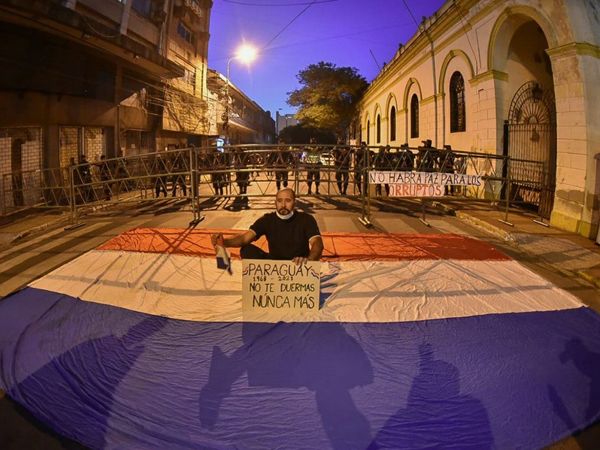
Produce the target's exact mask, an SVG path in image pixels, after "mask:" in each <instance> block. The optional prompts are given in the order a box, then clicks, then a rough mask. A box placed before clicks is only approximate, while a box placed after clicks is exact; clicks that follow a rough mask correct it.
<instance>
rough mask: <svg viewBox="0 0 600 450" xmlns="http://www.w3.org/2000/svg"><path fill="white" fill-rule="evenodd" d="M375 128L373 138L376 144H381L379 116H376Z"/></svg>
mask: <svg viewBox="0 0 600 450" xmlns="http://www.w3.org/2000/svg"><path fill="white" fill-rule="evenodd" d="M375 127H376V128H375V131H376V133H375V136H376V137H377V143H378V144H379V143H380V142H381V116H380V115H379V114H377V122H376V125H375Z"/></svg>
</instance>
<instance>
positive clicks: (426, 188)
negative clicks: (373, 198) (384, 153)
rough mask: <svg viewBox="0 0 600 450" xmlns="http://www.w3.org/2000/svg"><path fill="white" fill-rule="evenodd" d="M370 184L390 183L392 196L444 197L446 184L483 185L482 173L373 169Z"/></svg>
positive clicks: (370, 174)
mask: <svg viewBox="0 0 600 450" xmlns="http://www.w3.org/2000/svg"><path fill="white" fill-rule="evenodd" d="M369 184H387V185H389V187H390V193H389V195H390V197H443V196H444V191H445V189H444V187H445V186H481V175H467V174H461V173H443V172H395V171H376V170H372V171H370V172H369Z"/></svg>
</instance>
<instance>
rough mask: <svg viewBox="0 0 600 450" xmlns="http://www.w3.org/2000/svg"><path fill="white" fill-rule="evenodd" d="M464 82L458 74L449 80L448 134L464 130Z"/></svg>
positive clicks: (455, 73)
mask: <svg viewBox="0 0 600 450" xmlns="http://www.w3.org/2000/svg"><path fill="white" fill-rule="evenodd" d="M466 128H467V127H466V114H465V81H464V79H463V77H462V75H461V74H460V72H454V73H453V74H452V77H451V78H450V132H451V133H456V132H460V131H465V130H466Z"/></svg>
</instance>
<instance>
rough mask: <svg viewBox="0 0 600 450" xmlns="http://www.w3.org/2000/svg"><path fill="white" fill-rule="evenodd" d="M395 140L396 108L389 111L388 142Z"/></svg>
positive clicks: (393, 107)
mask: <svg viewBox="0 0 600 450" xmlns="http://www.w3.org/2000/svg"><path fill="white" fill-rule="evenodd" d="M395 140H396V107H395V106H392V109H391V110H390V141H395Z"/></svg>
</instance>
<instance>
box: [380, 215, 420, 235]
mask: <svg viewBox="0 0 600 450" xmlns="http://www.w3.org/2000/svg"><path fill="white" fill-rule="evenodd" d="M371 221H372V222H376V223H378V224H380V225H381V226H382V227H383V228H384V229H385V231H387V232H388V233H411V232H412V233H423V231H424V230H423V229H424V228H425V229H426V227H425V225H422V224H421V222H419V221H418V219H415V218H410V222H412V224H411V223H409V221H408V220H407V219H406V218H405V217H403V216H402V215H400V214H398V215H396V216H394V217H381V216H379V217H378V216H375V217H374V218H372V220H371ZM413 225H414V226H413Z"/></svg>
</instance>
